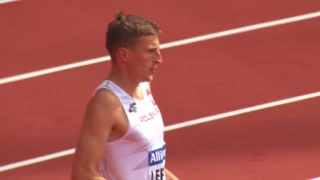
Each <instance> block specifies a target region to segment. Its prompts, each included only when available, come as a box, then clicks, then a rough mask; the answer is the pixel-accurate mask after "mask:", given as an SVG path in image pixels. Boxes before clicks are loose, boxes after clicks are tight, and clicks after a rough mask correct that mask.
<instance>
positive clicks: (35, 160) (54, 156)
mask: <svg viewBox="0 0 320 180" xmlns="http://www.w3.org/2000/svg"><path fill="white" fill-rule="evenodd" d="M316 97H320V91H319V92H314V93H310V94H305V95H301V96H296V97H291V98H288V99H282V100H278V101H273V102H269V103H265V104H260V105H256V106H251V107H247V108H243V109H239V110H235V111H229V112H226V113H221V114H216V115H212V116H207V117H202V118H198V119H194V120H188V121H185V122H181V123H177V124H172V125H169V126H166V127H165V131H166V132H168V131H173V130H177V129H181V128H186V127H190V126H195V125H198V124H202V123H208V122H211V121H215V120H219V119H223V118H227V117H232V116H236V115H241V114H245V113H249V112H253V111H258V110H262V109H267V108H271V107H275V106H280V105H284V104H289V103H293V102H298V101H302V100H307V99H311V98H316ZM74 153H75V148H72V149H68V150H64V151H60V152H57V153H52V154H48V155H44V156H40V157H36V158H32V159H28V160H24V161H20V162H16V163H12V164H8V165H4V166H0V172H4V171H8V170H12V169H16V168H20V167H23V166H28V165H32V164H36V163H40V162H44V161H48V160H51V159H57V158H60V157H64V156H68V155H72V154H74Z"/></svg>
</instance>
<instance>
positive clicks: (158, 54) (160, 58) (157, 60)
mask: <svg viewBox="0 0 320 180" xmlns="http://www.w3.org/2000/svg"><path fill="white" fill-rule="evenodd" d="M156 63H159V64H161V63H163V59H162V54H161V52H160V50H158V51H157V58H156Z"/></svg>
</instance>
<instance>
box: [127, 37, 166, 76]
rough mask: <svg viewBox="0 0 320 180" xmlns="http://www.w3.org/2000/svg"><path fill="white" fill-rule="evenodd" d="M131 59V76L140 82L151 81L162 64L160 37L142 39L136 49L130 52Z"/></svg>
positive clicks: (129, 63)
mask: <svg viewBox="0 0 320 180" xmlns="http://www.w3.org/2000/svg"><path fill="white" fill-rule="evenodd" d="M129 57H130V58H129V59H128V67H129V71H130V74H131V75H132V76H134V77H136V79H137V80H138V81H151V80H152V79H153V74H154V72H155V70H156V69H157V67H158V65H159V64H161V63H162V57H161V53H160V44H159V38H158V36H156V35H150V36H144V37H141V38H140V39H139V41H138V43H137V44H136V46H135V48H134V49H132V50H131V51H129Z"/></svg>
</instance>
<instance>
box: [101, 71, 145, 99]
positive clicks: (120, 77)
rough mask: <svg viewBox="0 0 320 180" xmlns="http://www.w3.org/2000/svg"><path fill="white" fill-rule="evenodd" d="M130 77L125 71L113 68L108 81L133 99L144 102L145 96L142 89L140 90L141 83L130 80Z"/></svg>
mask: <svg viewBox="0 0 320 180" xmlns="http://www.w3.org/2000/svg"><path fill="white" fill-rule="evenodd" d="M129 77H130V76H129V75H128V74H127V73H126V72H125V71H121V70H119V69H116V68H112V69H111V71H110V74H109V76H108V77H107V80H110V81H112V82H113V83H115V84H116V85H117V86H119V87H120V88H121V89H123V90H124V91H125V92H126V93H127V94H128V95H130V96H131V97H133V98H135V99H139V100H142V99H143V95H142V92H141V89H140V88H139V83H140V82H138V81H135V80H133V79H130V78H129Z"/></svg>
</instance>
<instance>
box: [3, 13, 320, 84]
mask: <svg viewBox="0 0 320 180" xmlns="http://www.w3.org/2000/svg"><path fill="white" fill-rule="evenodd" d="M319 16H320V11H317V12H313V13H308V14H303V15H299V16H293V17H289V18H285V19H280V20H275V21H269V22H265V23H260V24H254V25H250V26H244V27H240V28H236V29H231V30H226V31H221V32H216V33H211V34H206V35H202V36H197V37H192V38H188V39H182V40H178V41H173V42H169V43H165V44H161V45H160V48H161V49H166V48H172V47H177V46H182V45H186V44H191V43H196V42H201V41H205V40H209V39H215V38H219V37H224V36H230V35H234V34H239V33H243V32H248V31H253V30H258V29H263V28H267V27H272V26H278V25H282V24H288V23H293V22H297V21H302V20H307V19H311V18H316V17H319ZM109 60H110V56H103V57H99V58H94V59H89V60H84V61H80V62H77V63H71V64H67V65H62V66H57V67H53V68H48V69H43V70H39V71H33V72H29V73H24V74H19V75H15V76H10V77H6V78H1V79H0V85H2V84H7V83H12V82H16V81H20V80H24V79H29V78H33V77H37V76H42V75H45V74H50V73H54V72H59V71H63V70H67V69H72V68H77V67H81V66H88V65H91V64H96V63H101V62H105V61H109Z"/></svg>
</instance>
